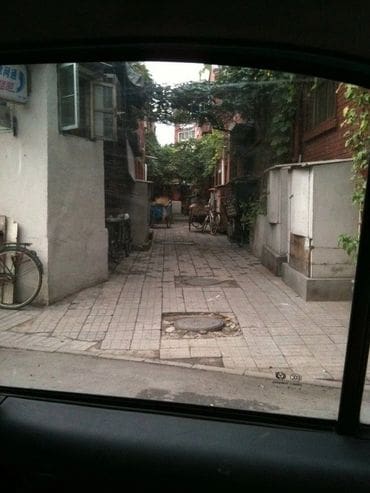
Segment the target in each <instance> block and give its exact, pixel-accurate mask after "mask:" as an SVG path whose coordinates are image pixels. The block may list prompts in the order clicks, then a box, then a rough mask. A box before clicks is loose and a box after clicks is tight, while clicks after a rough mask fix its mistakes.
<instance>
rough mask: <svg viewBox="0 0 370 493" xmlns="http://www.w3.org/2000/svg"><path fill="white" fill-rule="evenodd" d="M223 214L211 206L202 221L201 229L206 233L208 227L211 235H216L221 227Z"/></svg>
mask: <svg viewBox="0 0 370 493" xmlns="http://www.w3.org/2000/svg"><path fill="white" fill-rule="evenodd" d="M220 223H221V215H220V213H219V212H217V211H213V210H212V209H211V208H209V209H208V212H207V215H206V217H205V219H204V221H203V223H202V226H201V229H202V232H203V233H204V232H205V231H206V230H207V228H209V232H210V233H211V235H215V234H216V233H217V231H218V229H219V227H220Z"/></svg>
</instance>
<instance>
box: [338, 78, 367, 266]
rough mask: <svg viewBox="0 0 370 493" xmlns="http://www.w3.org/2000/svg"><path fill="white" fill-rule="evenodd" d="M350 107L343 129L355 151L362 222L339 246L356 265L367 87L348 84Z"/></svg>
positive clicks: (355, 191) (360, 204) (364, 172)
mask: <svg viewBox="0 0 370 493" xmlns="http://www.w3.org/2000/svg"><path fill="white" fill-rule="evenodd" d="M344 94H345V98H346V100H347V103H348V104H347V106H346V107H345V108H344V110H343V117H344V120H343V123H342V127H343V128H345V129H346V132H345V134H344V136H345V137H346V143H345V145H346V147H348V148H349V149H350V150H351V151H352V159H353V165H352V181H353V194H352V202H353V204H354V205H356V206H357V208H358V213H359V222H358V231H357V234H356V235H349V234H342V235H340V236H339V238H338V245H339V246H340V247H342V248H343V249H344V250H345V251H346V252H347V254H348V255H349V256H350V257H351V258H352V259H353V261H354V262H355V261H356V260H357V253H358V244H359V237H360V227H361V220H362V210H363V205H364V199H365V189H366V182H367V174H368V164H369V151H370V91H369V90H368V89H365V88H363V87H359V86H354V85H352V84H347V85H346V86H345V93H344Z"/></svg>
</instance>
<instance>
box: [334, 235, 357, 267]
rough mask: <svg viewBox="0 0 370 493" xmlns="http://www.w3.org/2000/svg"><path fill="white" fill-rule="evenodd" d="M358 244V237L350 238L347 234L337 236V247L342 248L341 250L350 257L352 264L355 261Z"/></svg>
mask: <svg viewBox="0 0 370 493" xmlns="http://www.w3.org/2000/svg"><path fill="white" fill-rule="evenodd" d="M358 244H359V237H358V236H351V235H347V234H341V235H339V238H338V246H339V247H341V248H343V250H344V251H345V252H346V253H347V254H348V255H349V256H350V257H351V259H352V260H353V261H354V262H355V261H356V259H357V253H358Z"/></svg>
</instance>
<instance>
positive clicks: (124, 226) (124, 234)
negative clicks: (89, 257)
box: [106, 214, 132, 263]
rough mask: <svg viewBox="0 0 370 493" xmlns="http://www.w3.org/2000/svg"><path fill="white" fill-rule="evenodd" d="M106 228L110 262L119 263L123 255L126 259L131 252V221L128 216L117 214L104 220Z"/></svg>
mask: <svg viewBox="0 0 370 493" xmlns="http://www.w3.org/2000/svg"><path fill="white" fill-rule="evenodd" d="M106 223H107V226H108V232H109V233H108V235H109V245H108V257H109V259H110V261H112V262H114V263H119V262H120V260H121V258H122V256H123V254H124V255H125V256H126V257H128V256H129V255H130V253H131V250H132V237H131V221H130V216H129V214H119V215H118V216H116V217H112V216H110V217H108V218H107V219H106Z"/></svg>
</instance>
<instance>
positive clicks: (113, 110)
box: [90, 80, 117, 142]
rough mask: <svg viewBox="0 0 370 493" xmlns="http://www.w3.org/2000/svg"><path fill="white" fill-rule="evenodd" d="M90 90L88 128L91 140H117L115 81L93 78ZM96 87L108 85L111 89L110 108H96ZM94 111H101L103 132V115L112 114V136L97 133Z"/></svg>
mask: <svg viewBox="0 0 370 493" xmlns="http://www.w3.org/2000/svg"><path fill="white" fill-rule="evenodd" d="M90 87H91V90H90V95H91V102H90V112H91V113H90V121H91V124H90V129H91V139H92V140H106V141H109V142H116V141H117V82H116V81H114V82H105V81H97V80H93V81H91V84H90ZM97 87H109V88H111V90H112V108H111V109H106V108H102V109H96V96H95V89H96V88H97ZM95 113H101V114H102V118H103V132H104V115H112V138H107V137H105V136H104V135H97V132H96V118H95Z"/></svg>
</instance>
